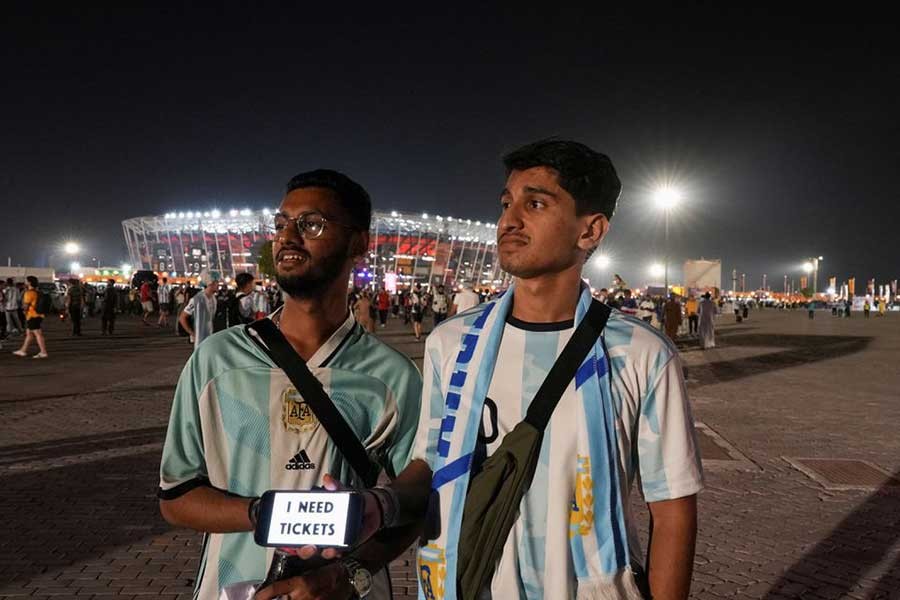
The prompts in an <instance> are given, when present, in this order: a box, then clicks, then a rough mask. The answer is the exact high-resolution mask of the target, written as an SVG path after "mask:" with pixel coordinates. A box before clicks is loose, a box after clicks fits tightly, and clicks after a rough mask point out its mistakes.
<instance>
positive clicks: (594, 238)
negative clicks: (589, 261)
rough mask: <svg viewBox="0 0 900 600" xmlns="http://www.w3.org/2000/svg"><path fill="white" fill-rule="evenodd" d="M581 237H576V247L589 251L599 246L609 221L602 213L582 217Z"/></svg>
mask: <svg viewBox="0 0 900 600" xmlns="http://www.w3.org/2000/svg"><path fill="white" fill-rule="evenodd" d="M581 222H582V229H581V235H580V236H579V237H578V247H579V248H581V249H582V250H585V251H590V250H592V249H594V248H596V247H597V246H599V245H600V242H601V241H602V240H603V238H604V237H605V236H606V234H607V232H608V231H609V219H607V218H606V215H604V214H603V213H595V214H592V215H585V216H584V217H582V221H581Z"/></svg>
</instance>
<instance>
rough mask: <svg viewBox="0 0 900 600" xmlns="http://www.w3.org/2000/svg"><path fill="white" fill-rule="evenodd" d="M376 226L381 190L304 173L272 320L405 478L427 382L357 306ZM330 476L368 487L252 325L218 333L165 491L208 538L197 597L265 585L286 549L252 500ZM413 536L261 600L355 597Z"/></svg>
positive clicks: (336, 176) (288, 211) (183, 391)
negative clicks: (276, 551) (360, 269)
mask: <svg viewBox="0 0 900 600" xmlns="http://www.w3.org/2000/svg"><path fill="white" fill-rule="evenodd" d="M370 221H371V202H370V199H369V195H368V194H367V193H366V191H365V190H364V189H363V188H362V187H361V186H360V185H359V184H357V183H356V182H354V181H352V180H351V179H349V178H348V177H347V176H345V175H343V174H341V173H337V172H335V171H327V170H318V171H312V172H307V173H302V174H300V175H297V176H296V177H294V178H293V179H292V180H291V181H290V182H289V183H288V186H287V194H286V195H285V197H284V199H283V201H282V203H281V207H280V209H279V211H278V213H277V214H276V215H275V220H274V227H275V241H274V247H273V255H274V257H275V262H276V274H277V275H276V278H277V281H278V285H279V287H280V288H281V289H282V290H283V291H284V295H285V304H284V306H283V308H281V309H279V310H277V311H276V312H275V313H273V314H272V315H270V317H269V318H271V319H272V320H273V321H274V322H275V324H276V325H277V326H278V328H279V329H280V330H281V332H282V333H283V334H284V336H285V337H286V338H287V340H288V341H289V342H290V344H291V346H293V348H294V350H295V351H296V352H297V353H298V354H299V355H300V356H301V357H302V358H303V359H304V360H305V361H306V363H307V366H308V367H309V369H310V371H312V373H313V375H314V376H315V377H316V378H317V379H318V380H319V381H320V382H321V383H322V385H323V386H324V388H325V391H326V392H327V393H328V395H329V396H330V398H331V400H332V401H333V402H334V404H335V406H336V407H337V408H338V410H339V411H340V412H341V414H342V415H343V417H344V418H345V419H346V421H347V423H348V425H349V426H350V428H351V429H352V430H353V431H354V433H355V434H356V435H357V436H358V438H359V440H360V441H361V442H362V444H363V445H364V446H365V447H366V449H367V450H368V451H369V454H370V455H371V456H377V457H378V458H379V462H380V463H381V466H383V468H384V469H385V470H386V471H387V473H388V475H390V476H393V475H394V473H397V472H399V471H400V470H402V469H403V468H404V467H405V466H406V464H407V463H408V462H409V454H410V451H411V447H412V443H413V439H414V437H415V432H416V426H417V423H418V415H419V406H420V394H421V388H422V380H421V376H420V375H419V372H418V370H417V369H416V367H415V365H414V364H413V363H412V362H411V361H410V360H409V359H407V358H406V357H405V356H404V355H402V354H400V353H398V352H396V351H395V350H392V349H391V348H389V347H388V346H386V345H385V344H383V343H381V342H380V341H378V339H377V338H375V337H374V336H371V335H369V334H367V333H366V332H365V331H364V329H363V328H362V327H360V326H359V325H358V324H357V323H356V321H355V320H354V318H353V316H352V315H351V314H350V313H349V312H348V310H347V302H346V296H347V281H348V279H349V276H350V270H351V269H352V267H353V265H354V263H355V262H356V260H357V259H358V258H359V257H361V256H363V255H364V254H365V252H366V251H367V248H368V244H369V224H370ZM326 474H331V475H333V476H334V477H335V478H339V479H340V480H341V481H343V482H345V483H347V484H348V485H350V486H353V487H361V482H360V481H358V480H357V478H356V475H355V473H354V472H353V470H352V468H351V467H350V464H349V463H348V462H347V461H346V460H344V459H343V457H342V455H341V453H340V451H339V450H338V448H336V447H335V445H334V443H333V442H332V440H331V439H330V438H329V437H328V434H327V433H326V431H325V429H324V427H322V426H321V424H320V423H319V421H318V419H317V418H316V415H315V414H314V413H313V412H312V410H311V409H310V408H309V406H308V405H307V404H306V403H305V402H304V400H303V397H302V396H301V394H300V393H298V391H297V390H296V389H294V387H293V386H292V385H291V383H290V381H289V379H288V377H287V376H286V375H285V374H284V372H282V371H281V370H280V369H278V368H277V367H276V366H275V364H274V363H273V362H272V361H271V360H270V359H269V358H268V356H267V355H266V354H265V353H264V352H263V351H262V350H261V349H260V348H259V347H258V346H257V345H256V343H255V342H254V341H253V340H252V339H251V338H250V335H249V333H248V332H247V329H246V328H244V327H234V328H231V329H227V330H225V331H222V332H220V333H217V334H215V335H213V336H211V337H210V338H208V339H207V340H206V341H205V342H204V343H203V344H202V345H201V346H200V347H199V348H198V349H197V351H195V352H194V354H193V355H192V357H191V358H190V360H189V361H188V363H187V366H186V367H185V369H184V371H183V373H182V375H181V379H180V381H179V383H178V388H177V389H176V392H175V400H174V404H173V407H172V414H171V419H170V423H169V430H168V434H167V437H166V444H165V448H164V450H163V457H162V464H161V467H160V488H159V497H160V509H161V511H162V514H163V516H164V517H165V518H166V520H168V521H169V522H170V523H172V524H173V525H177V526H182V527H190V528H193V529H196V530H198V531H203V532H205V533H206V534H207V537H206V540H205V543H204V545H203V557H202V560H201V567H200V573H199V574H198V578H197V584H196V585H197V590H196V591H197V597H199V598H201V599H207V598H217V597H218V595H219V592H220V590H221V589H222V588H223V587H225V586H228V585H230V584H233V583H238V582H243V581H260V580H262V579H263V578H264V577H265V575H266V572H267V570H268V568H269V563H270V562H271V560H272V555H273V550H272V549H266V548H261V547H259V546H257V545H256V544H255V543H254V541H253V534H252V530H253V528H254V523H253V522H252V521H251V516H250V510H249V508H250V505H251V503H252V502H253V500H254V499H255V498H257V497H259V496H260V495H262V493H263V492H265V491H267V490H270V489H296V490H308V489H311V488H313V487H315V486H321V485H323V484H324V483H325V475H326ZM411 541H412V536H411V535H402V536H397V538H396V539H395V540H394V541H393V542H392V543H391V544H390V545H389V546H387V545H385V544H382V542H380V541H377V540H375V539H373V540H370V541H369V542H368V543H367V544H365V545H364V546H363V547H362V548H361V549H359V550H358V551H357V552H355V553H354V557H353V558H354V560H353V561H337V562H334V563H332V564H330V565H328V566H326V567H323V568H321V569H319V570H317V571H314V572H312V573H310V574H308V575H305V576H303V577H296V578H293V579H288V580H286V581H283V582H278V583H276V584H275V586H271V587H270V588H268V589H267V590H263V591H262V592H261V594H260V595H261V596H268V597H272V596H276V595H279V594H290V595H291V597H292V598H293V597H325V598H336V599H338V598H349V597H351V595H352V594H353V593H354V591H359V590H354V588H353V587H352V586H351V583H350V581H351V578H353V577H354V575H355V571H357V570H359V569H367V570H369V571H370V572H372V573H375V572H376V571H377V570H378V569H379V568H380V567H382V566H383V565H384V563H385V561H386V560H388V559H389V558H392V557H393V556H396V555H398V554H400V553H401V552H402V551H403V550H404V549H405V548H406V547H408V545H409V544H410V542H411ZM367 557H378V558H374V559H371V560H369V559H368V558H367ZM381 573H382V575H383V574H384V571H383V570H382V571H381ZM276 588H277V589H276ZM387 589H388V586H387V581H386V578H382V581H380V582H379V581H378V577H376V583H375V584H374V586H373V589H372V591H371V593H370V594H369V595H368V596H367V598H387V597H389V594H388V592H387Z"/></svg>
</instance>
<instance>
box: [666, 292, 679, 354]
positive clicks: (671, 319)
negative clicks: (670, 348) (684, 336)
mask: <svg viewBox="0 0 900 600" xmlns="http://www.w3.org/2000/svg"><path fill="white" fill-rule="evenodd" d="M664 310H665V314H664V315H663V318H664V319H665V321H663V323H664V324H665V326H666V335H667V336H669V339H670V340H672V341H673V342H674V341H675V338H677V337H678V328H679V327H681V320H682V316H681V302H679V301H678V296H676V295H675V294H672V295H670V296H669V299H668V300H667V301H666V305H665V309H664Z"/></svg>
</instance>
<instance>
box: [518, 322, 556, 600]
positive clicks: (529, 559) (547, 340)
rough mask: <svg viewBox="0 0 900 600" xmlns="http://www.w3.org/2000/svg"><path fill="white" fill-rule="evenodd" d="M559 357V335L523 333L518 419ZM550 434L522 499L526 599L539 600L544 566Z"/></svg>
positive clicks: (521, 559)
mask: <svg viewBox="0 0 900 600" xmlns="http://www.w3.org/2000/svg"><path fill="white" fill-rule="evenodd" d="M558 354H559V332H558V331H551V332H535V331H526V332H525V356H524V361H523V363H522V364H523V368H522V418H524V416H525V415H526V414H527V412H528V407H529V405H530V404H531V402H532V400H533V399H534V396H535V395H536V394H537V392H538V389H540V387H541V384H542V383H543V382H544V379H545V378H546V376H547V373H549V372H550V369H551V368H553V363H554V362H556V357H557V355H558ZM550 431H551V427H550V426H548V427H547V429H546V430H545V432H544V439H543V441H542V442H541V454H540V457H539V459H538V464H537V467H536V468H535V473H534V479H533V480H532V483H531V486H530V487H529V488H528V493H526V494H525V497H524V498H523V499H522V519H523V529H524V531H525V534H524V535H523V536H522V539H521V540H520V543H519V575H520V577H521V579H522V586H523V588H524V592H525V594H526V598H528V599H529V600H531V599H540V598H543V581H544V567H545V565H546V547H545V546H546V541H547V509H548V498H547V492H548V490H547V488H548V482H549V479H550V475H549V470H550V440H551V436H550Z"/></svg>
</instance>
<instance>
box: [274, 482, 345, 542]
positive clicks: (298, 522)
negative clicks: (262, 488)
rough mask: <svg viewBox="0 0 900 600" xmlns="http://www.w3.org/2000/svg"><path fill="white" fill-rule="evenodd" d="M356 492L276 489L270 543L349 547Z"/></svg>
mask: <svg viewBox="0 0 900 600" xmlns="http://www.w3.org/2000/svg"><path fill="white" fill-rule="evenodd" d="M351 495H352V492H330V493H316V492H274V493H273V494H272V496H273V497H272V504H271V507H272V508H271V513H270V517H269V521H268V525H269V527H268V533H267V536H266V545H272V546H306V545H312V546H337V547H340V546H346V545H347V544H346V541H345V539H346V535H347V521H348V516H349V513H350V508H351V503H350V497H351Z"/></svg>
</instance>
